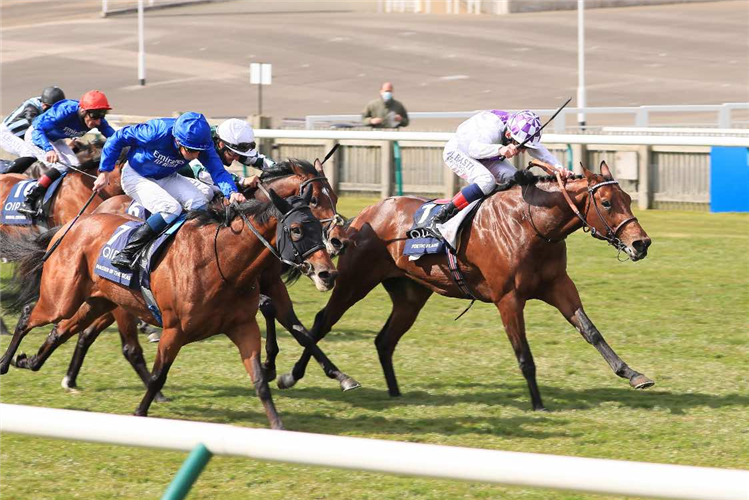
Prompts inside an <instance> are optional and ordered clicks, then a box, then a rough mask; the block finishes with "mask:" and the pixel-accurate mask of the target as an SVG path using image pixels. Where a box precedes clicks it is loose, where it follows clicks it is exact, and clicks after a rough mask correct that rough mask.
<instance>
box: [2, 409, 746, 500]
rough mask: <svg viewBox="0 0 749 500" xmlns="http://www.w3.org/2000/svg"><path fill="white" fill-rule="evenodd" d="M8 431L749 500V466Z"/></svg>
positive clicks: (264, 438)
mask: <svg viewBox="0 0 749 500" xmlns="http://www.w3.org/2000/svg"><path fill="white" fill-rule="evenodd" d="M0 431H2V432H12V433H18V434H28V435H32V436H44V437H51V438H62V439H72V440H77V441H89V442H94V443H109V444H119V445H125V446H141V447H148V448H160V449H167V450H182V451H190V450H192V449H193V448H195V447H196V446H197V445H199V444H201V443H202V444H203V445H205V446H206V447H207V448H208V450H209V451H210V452H211V453H213V454H217V455H232V456H241V457H250V458H255V459H259V460H272V461H279V462H290V463H298V464H306V465H316V466H325V467H336V468H343V469H355V470H363V471H372V472H384V473H390V474H399V475H407V476H423V477H432V478H440V479H458V480H463V481H477V482H487V483H499V484H504V485H512V486H523V487H539V488H553V489H561V490H573V491H582V492H587V493H602V494H611V495H627V496H641V497H652V498H674V499H695V500H747V499H748V498H749V471H745V470H728V469H714V468H707V467H690V466H683V465H665V464H652V463H643V462H625V461H619V460H603V459H595V458H578V457H564V456H554V455H540V454H533V453H518V452H507V451H495V450H481V449H471V448H459V447H453V446H438V445H429V444H417V443H403V442H397V441H383V440H376V439H363V438H352V437H342V436H326V435H321V434H308V433H304V432H286V431H272V430H266V429H249V428H242V427H233V426H229V425H222V424H209V423H202V422H188V421H184V420H167V419H157V418H141V417H130V416H122V415H107V414H103V413H91V412H82V411H72V410H57V409H51V408H35V407H30V406H17V405H9V404H0Z"/></svg>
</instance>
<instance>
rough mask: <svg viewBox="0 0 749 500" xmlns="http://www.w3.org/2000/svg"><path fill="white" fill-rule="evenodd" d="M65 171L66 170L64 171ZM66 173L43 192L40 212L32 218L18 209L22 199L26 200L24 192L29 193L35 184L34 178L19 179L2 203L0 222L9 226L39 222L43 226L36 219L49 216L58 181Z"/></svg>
mask: <svg viewBox="0 0 749 500" xmlns="http://www.w3.org/2000/svg"><path fill="white" fill-rule="evenodd" d="M66 173H67V172H66ZM66 173H63V174H62V175H61V176H60V178H59V179H57V180H56V181H55V182H53V183H52V184H51V185H50V186H49V188H48V189H47V192H46V193H44V198H43V199H42V210H41V212H40V214H39V215H38V216H36V217H34V218H33V219H32V218H31V217H29V216H28V215H26V214H22V213H20V212H19V211H18V209H19V208H20V207H21V205H22V204H23V202H24V201H26V194H27V193H29V192H30V191H31V190H32V189H33V188H34V186H36V184H37V182H38V181H37V180H36V179H29V180H26V181H21V182H19V183H18V184H16V185H15V186H13V189H12V190H11V191H10V194H9V195H8V197H7V198H6V199H5V202H4V203H3V209H2V214H0V223H1V224H7V225H9V226H30V225H32V224H39V225H42V226H44V225H45V224H42V223H40V222H38V221H40V220H45V219H46V218H47V217H49V209H50V206H51V205H52V198H53V197H54V196H55V194H57V188H59V187H60V183H61V182H62V180H63V179H64V178H65V175H66Z"/></svg>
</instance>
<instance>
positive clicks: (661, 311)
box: [0, 197, 749, 500]
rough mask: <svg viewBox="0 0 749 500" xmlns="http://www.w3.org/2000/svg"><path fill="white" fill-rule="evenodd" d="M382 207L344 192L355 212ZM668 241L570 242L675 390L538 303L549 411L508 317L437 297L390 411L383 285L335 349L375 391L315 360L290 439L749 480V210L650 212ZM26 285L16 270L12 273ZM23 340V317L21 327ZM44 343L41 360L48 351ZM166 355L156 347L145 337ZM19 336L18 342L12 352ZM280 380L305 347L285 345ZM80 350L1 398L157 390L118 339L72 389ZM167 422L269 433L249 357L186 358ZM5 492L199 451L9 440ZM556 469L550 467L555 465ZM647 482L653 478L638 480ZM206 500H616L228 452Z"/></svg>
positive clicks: (80, 491)
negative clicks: (367, 441) (713, 472)
mask: <svg viewBox="0 0 749 500" xmlns="http://www.w3.org/2000/svg"><path fill="white" fill-rule="evenodd" d="M373 201H374V200H372V199H361V198H346V197H344V198H342V200H341V204H340V205H341V211H342V212H343V213H345V214H347V215H352V214H354V213H356V212H357V211H358V210H359V209H360V208H361V207H363V206H365V205H367V204H370V203H372V202H373ZM637 216H638V217H639V218H640V221H641V223H642V225H643V227H644V228H645V229H646V230H647V231H648V233H649V234H650V235H651V237H652V238H653V246H652V247H651V252H650V254H649V256H648V258H647V259H645V260H644V261H642V262H638V263H632V262H624V263H619V262H617V261H616V259H615V251H614V250H613V249H612V248H611V247H608V246H607V245H605V244H604V243H602V242H599V241H595V240H593V239H592V238H590V236H587V235H584V234H583V233H582V232H578V233H576V234H574V235H573V236H572V237H570V238H569V240H568V248H569V273H570V275H571V276H572V278H573V279H574V280H575V282H576V284H577V287H578V289H579V290H580V294H581V296H582V299H583V303H584V305H585V308H586V311H587V312H588V315H589V316H590V317H591V319H592V320H593V322H594V323H595V324H596V326H597V327H598V328H599V330H600V331H601V332H602V333H603V335H604V337H605V338H606V339H607V340H608V342H609V343H610V344H611V345H612V347H613V348H614V349H615V350H616V352H617V353H618V354H619V355H620V356H621V357H622V358H623V359H624V360H625V361H626V362H627V363H629V364H630V366H632V367H633V368H634V369H636V370H639V371H641V372H643V373H645V374H646V375H647V376H649V377H651V378H653V379H654V380H655V381H656V385H655V387H653V388H651V389H649V390H647V391H642V392H641V391H635V390H633V389H631V388H629V386H628V384H627V382H626V381H625V380H623V379H620V378H618V377H616V376H615V375H614V374H613V373H612V372H611V371H610V369H609V368H608V366H607V365H606V363H605V362H604V360H603V359H602V358H601V356H600V355H599V354H598V352H597V351H596V350H595V349H594V348H593V347H591V346H590V345H588V344H587V343H586V342H585V341H584V340H583V339H582V338H581V337H580V336H579V334H577V332H575V331H574V329H572V327H570V326H569V325H568V324H567V323H566V322H565V321H564V319H563V318H562V317H561V316H560V315H559V314H558V313H557V312H556V311H555V310H553V309H551V308H550V307H548V306H546V305H544V304H542V303H538V302H532V303H530V304H529V305H528V307H527V308H526V324H527V329H528V338H529V341H530V344H531V348H532V350H533V355H534V357H535V360H536V365H537V370H538V381H539V384H540V388H541V394H542V396H543V397H544V402H545V404H546V406H547V407H548V408H549V410H550V411H549V412H548V413H534V412H532V411H530V402H529V396H528V393H527V388H526V384H525V381H524V380H523V378H522V376H521V374H520V372H519V370H518V368H517V363H516V360H515V357H514V355H513V354H512V350H511V349H510V346H509V343H508V342H507V340H506V337H505V334H504V331H503V330H502V327H501V323H500V321H499V317H498V315H497V313H496V310H495V308H494V307H493V306H492V305H487V304H478V303H477V304H476V305H475V306H474V308H473V309H472V310H471V311H470V312H469V313H468V314H467V315H466V316H464V317H463V318H462V319H461V320H459V321H458V322H454V321H453V318H454V317H455V316H456V315H457V314H458V313H460V311H462V309H463V308H464V307H465V305H466V304H467V303H466V302H464V301H458V300H451V299H444V298H442V297H436V296H435V297H434V298H432V299H431V300H430V301H429V303H428V304H427V306H426V307H425V309H424V311H423V312H422V314H421V316H420V318H419V320H418V321H417V323H416V324H415V325H414V327H413V328H412V329H411V331H410V332H408V333H407V334H406V335H405V336H404V338H403V340H402V341H401V344H400V345H399V347H398V350H397V352H396V356H395V368H396V371H397V374H398V376H399V382H400V384H401V389H402V391H403V397H401V398H399V399H391V398H390V397H388V395H387V391H386V389H385V382H384V379H383V377H382V373H381V370H380V367H379V363H378V361H377V356H376V353H375V350H374V346H373V340H374V337H375V335H376V334H377V332H378V331H379V329H380V328H381V326H382V325H383V323H384V322H385V320H386V319H387V316H388V313H389V307H390V306H389V300H388V299H387V296H386V294H385V293H384V292H383V291H382V289H377V290H375V291H374V292H373V293H372V294H371V295H370V296H369V297H367V298H366V299H365V300H364V301H362V302H361V303H360V304H358V305H357V306H356V307H355V308H354V309H353V310H351V311H350V312H349V313H348V314H347V315H346V316H344V318H343V319H342V320H341V322H340V323H339V324H338V325H337V326H336V328H335V329H334V331H333V332H331V333H330V334H329V335H328V337H327V338H326V340H325V341H324V342H323V343H322V344H321V346H322V347H323V349H325V350H326V352H327V353H328V354H329V355H330V356H331V358H332V359H333V360H334V362H335V363H337V364H338V366H339V367H340V368H341V369H342V370H344V371H346V372H347V373H348V374H349V375H351V376H353V377H355V378H356V379H357V380H358V381H359V382H361V383H362V385H363V388H362V389H359V390H357V391H352V392H348V393H341V392H340V390H339V389H338V385H337V383H335V382H333V381H330V380H328V379H326V378H325V377H324V376H323V375H322V374H321V373H320V371H319V370H318V369H317V367H316V365H311V366H310V369H309V371H308V374H307V377H306V378H305V379H304V380H303V381H301V382H300V384H299V385H298V386H297V387H296V388H294V389H292V390H290V391H280V390H277V389H275V385H274V386H272V387H273V396H274V399H275V402H276V406H277V408H278V410H279V412H280V413H281V416H282V418H283V422H284V424H285V426H286V427H287V428H288V429H291V430H298V431H306V432H316V433H324V434H336V435H346V436H360V437H374V438H381V439H393V440H404V441H414V442H422V443H439V444H447V445H456V446H468V447H477V448H488V449H498V450H515V451H525V452H537V453H553V454H560V455H574V456H585V457H605V458H615V459H624V460H641V461H652V462H663V463H672V464H689V465H701V466H715V467H732V468H747V464H749V425H748V424H747V422H749V377H748V376H747V373H748V370H747V369H748V368H749V362H748V361H747V360H748V359H749V339H748V338H747V334H748V333H749V312H748V311H749V286H747V285H748V284H749V283H748V280H749V278H748V277H749V259H748V258H747V248H749V230H748V229H749V217H747V216H745V215H734V214H720V215H718V214H708V213H693V212H689V213H687V212H661V211H650V212H639V213H637ZM4 267H5V268H6V269H5V272H6V273H7V266H4ZM291 294H292V298H293V299H294V304H295V307H296V310H297V313H298V314H299V316H300V318H302V321H303V322H305V324H307V325H311V323H312V319H313V317H314V314H315V313H316V312H317V311H318V310H319V309H320V308H321V307H322V306H323V305H324V303H325V301H326V300H327V298H328V295H327V294H321V293H319V292H317V291H315V290H314V289H313V287H312V286H311V284H310V283H309V282H308V281H307V280H305V281H300V282H299V283H298V284H296V285H295V286H293V287H292V288H291ZM5 319H6V321H7V322H8V323H9V326H10V327H11V328H12V327H13V326H14V325H15V322H16V318H14V317H9V316H5ZM43 338H44V333H43V332H41V331H35V332H33V333H31V334H30V335H29V336H28V337H27V338H26V339H25V340H24V342H23V344H22V346H21V350H22V351H26V352H27V353H30V352H35V350H36V348H37V347H38V346H39V345H40V344H41V342H42V340H43ZM143 342H144V348H145V351H146V356H147V360H149V361H151V360H153V357H154V352H155V349H156V345H155V344H148V343H145V339H143ZM7 344H8V337H3V338H2V339H0V346H2V349H5V347H6V346H7ZM280 344H281V351H282V352H281V356H280V357H279V373H283V372H285V371H288V369H289V368H290V367H291V365H292V363H293V361H294V360H296V358H297V356H298V354H299V353H300V351H301V349H300V347H299V346H298V345H296V343H295V342H294V341H293V340H292V339H291V337H290V336H289V335H288V334H286V333H283V334H281V335H280ZM72 349H73V345H72V342H71V343H70V344H69V345H65V346H63V347H62V348H60V349H59V351H58V352H57V353H56V354H55V355H54V356H53V357H52V358H51V359H50V360H49V361H48V362H47V364H46V365H45V366H44V368H43V369H42V370H41V371H40V372H37V373H31V372H27V371H20V370H16V369H14V368H11V371H10V372H9V373H8V374H7V375H5V376H3V377H2V379H0V383H1V385H0V400H1V401H2V402H3V403H17V404H27V405H37V406H48V407H57V408H70V409H77V410H87V411H97V412H109V413H118V414H128V413H130V412H132V411H133V410H134V409H135V407H136V405H137V404H138V402H139V401H140V399H141V397H142V395H143V392H144V390H143V388H142V386H141V385H140V382H139V380H138V378H137V377H136V375H135V373H134V372H133V371H132V370H131V368H130V367H129V365H128V364H127V363H126V361H125V360H124V358H123V357H122V355H121V354H120V349H119V341H118V338H117V335H116V334H114V333H113V334H105V335H102V337H101V338H100V339H99V340H98V341H97V343H96V344H94V346H93V347H92V348H91V351H90V354H89V357H88V359H87V360H86V364H85V365H84V369H83V371H82V373H81V376H80V378H79V384H80V386H81V389H82V390H81V391H80V392H79V393H75V394H67V393H65V392H64V391H63V390H62V389H61V388H60V385H59V383H60V380H61V378H62V376H63V375H64V373H65V370H66V368H67V364H68V361H69V359H70V355H71V353H72ZM164 392H165V394H167V395H168V396H170V397H171V398H172V401H171V402H169V403H163V404H158V403H154V405H153V406H152V407H151V416H152V417H156V418H158V417H162V418H176V419H189V420H201V421H209V422H218V423H226V424H232V425H239V426H250V427H261V428H266V427H267V420H266V418H265V414H264V412H263V410H262V407H261V405H260V403H259V401H258V400H257V398H256V397H255V396H254V393H253V391H252V386H251V383H250V381H249V378H248V376H247V375H246V373H245V371H244V369H243V367H242V365H241V363H240V360H239V355H238V353H237V351H236V348H235V347H234V346H233V345H232V344H231V342H230V341H229V340H228V339H227V338H225V337H223V336H217V337H214V338H212V339H209V340H207V341H205V342H201V343H198V344H194V345H190V346H188V347H186V348H184V349H183V350H182V351H181V352H180V355H179V357H178V358H177V361H176V363H175V364H174V366H173V367H172V370H171V372H170V374H169V380H168V382H167V385H166V387H165V389H164ZM0 448H1V449H0V485H1V488H2V489H1V490H0V498H1V499H2V500H5V499H15V498H18V499H21V498H23V499H28V498H33V499H42V498H44V499H47V498H49V499H68V498H118V499H119V498H128V499H129V498H132V499H136V498H137V499H141V498H158V497H159V496H160V495H161V494H162V493H163V491H164V490H165V488H166V486H167V485H168V484H169V482H170V481H171V479H172V478H173V476H174V474H175V473H176V471H177V470H178V469H179V467H180V465H181V463H182V461H183V460H184V459H185V458H186V456H187V454H186V453H174V452H164V451H158V450H144V449H138V448H128V447H120V446H104V445H92V444H86V443H79V442H68V441H59V440H50V439H41V438H29V437H21V436H14V435H9V434H3V435H2V439H1V442H0ZM538 473H539V475H543V474H544V471H543V470H539V471H538ZM632 480H633V481H636V480H637V478H632ZM189 498H192V499H214V498H221V499H245V498H263V499H264V500H271V499H284V500H286V499H291V498H303V499H323V498H329V499H454V498H508V499H554V500H559V499H571V498H601V497H599V496H592V495H578V494H575V493H562V492H550V491H545V490H537V489H525V488H505V487H500V486H490V485H483V484H471V483H461V482H454V481H438V480H427V479H414V478H407V477H397V476H390V475H384V474H372V473H359V472H352V471H341V470H332V469H323V468H313V467H302V466H296V465H286V464H280V463H263V462H257V461H253V460H249V459H238V458H226V457H214V458H213V459H212V460H211V462H210V463H209V464H208V467H207V468H206V470H205V472H204V473H203V474H202V476H201V477H200V479H199V480H198V482H197V484H196V485H195V487H194V489H193V490H192V492H191V494H190V497H189Z"/></svg>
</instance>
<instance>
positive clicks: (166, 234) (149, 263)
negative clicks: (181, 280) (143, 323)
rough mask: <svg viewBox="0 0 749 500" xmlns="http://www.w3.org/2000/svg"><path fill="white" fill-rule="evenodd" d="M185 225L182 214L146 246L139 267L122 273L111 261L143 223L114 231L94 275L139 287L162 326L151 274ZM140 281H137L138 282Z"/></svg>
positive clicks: (132, 223)
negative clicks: (170, 239) (172, 238)
mask: <svg viewBox="0 0 749 500" xmlns="http://www.w3.org/2000/svg"><path fill="white" fill-rule="evenodd" d="M184 222H185V214H184V213H183V214H182V215H180V216H179V217H178V218H177V220H175V221H174V222H173V223H172V224H171V225H170V226H169V227H168V228H166V229H165V230H164V231H162V232H161V234H160V235H159V236H158V237H157V238H156V239H155V240H154V241H153V242H151V243H150V244H149V245H147V246H146V247H145V248H144V249H143V250H142V251H141V252H140V254H139V258H138V265H137V266H136V268H135V269H134V270H132V271H124V270H120V269H118V268H117V267H115V266H113V265H112V259H113V258H114V257H115V256H116V255H117V254H119V253H120V252H121V251H122V249H123V248H125V245H126V244H127V240H128V239H129V238H130V234H131V233H132V232H133V231H134V230H135V228H136V227H138V226H140V225H141V224H142V222H138V221H128V222H125V223H124V224H122V225H121V226H119V227H118V228H117V229H115V231H114V233H113V234H112V237H111V238H109V240H108V241H107V242H106V243H105V244H104V246H103V247H102V248H101V251H99V258H98V259H97V260H96V266H95V268H94V274H96V275H97V276H101V277H102V278H105V279H108V280H109V281H112V282H114V283H117V284H120V285H122V286H125V287H128V288H137V287H140V289H141V293H142V294H143V298H144V299H145V300H146V305H147V306H148V309H149V310H150V311H151V313H152V314H153V316H154V317H155V318H156V320H157V321H158V322H159V325H161V324H162V319H161V310H159V307H158V306H157V305H156V300H155V299H154V296H153V291H152V290H151V272H153V270H154V269H155V267H156V260H157V259H158V257H159V256H160V255H161V253H162V250H163V249H164V247H165V243H166V242H167V241H168V240H169V238H170V237H171V236H172V235H173V234H175V233H176V232H177V231H178V230H179V228H180V227H182V225H183V224H184ZM136 278H137V279H136Z"/></svg>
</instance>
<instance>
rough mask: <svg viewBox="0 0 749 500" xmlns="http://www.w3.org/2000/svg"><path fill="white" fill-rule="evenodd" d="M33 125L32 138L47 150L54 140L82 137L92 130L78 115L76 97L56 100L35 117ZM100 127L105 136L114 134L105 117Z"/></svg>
mask: <svg viewBox="0 0 749 500" xmlns="http://www.w3.org/2000/svg"><path fill="white" fill-rule="evenodd" d="M33 127H34V132H33V134H32V136H31V137H32V140H33V142H34V144H35V145H37V146H39V147H40V148H42V149H43V150H45V151H51V150H52V144H51V143H52V142H54V141H59V140H60V139H72V138H75V137H81V136H82V135H84V134H85V133H87V132H88V131H89V130H91V129H89V128H88V127H86V124H85V123H84V122H83V120H82V119H81V117H79V116H78V101H76V100H75V99H63V100H62V101H58V102H56V103H55V104H54V105H53V106H52V107H51V108H49V109H48V110H47V111H45V112H44V113H42V114H41V115H39V116H37V117H36V118H35V119H34V122H33ZM98 129H99V132H101V133H102V135H103V136H104V137H111V136H112V134H114V129H113V128H112V126H111V125H109V123H108V122H107V120H105V119H103V118H102V120H101V124H100V125H99V127H98Z"/></svg>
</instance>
